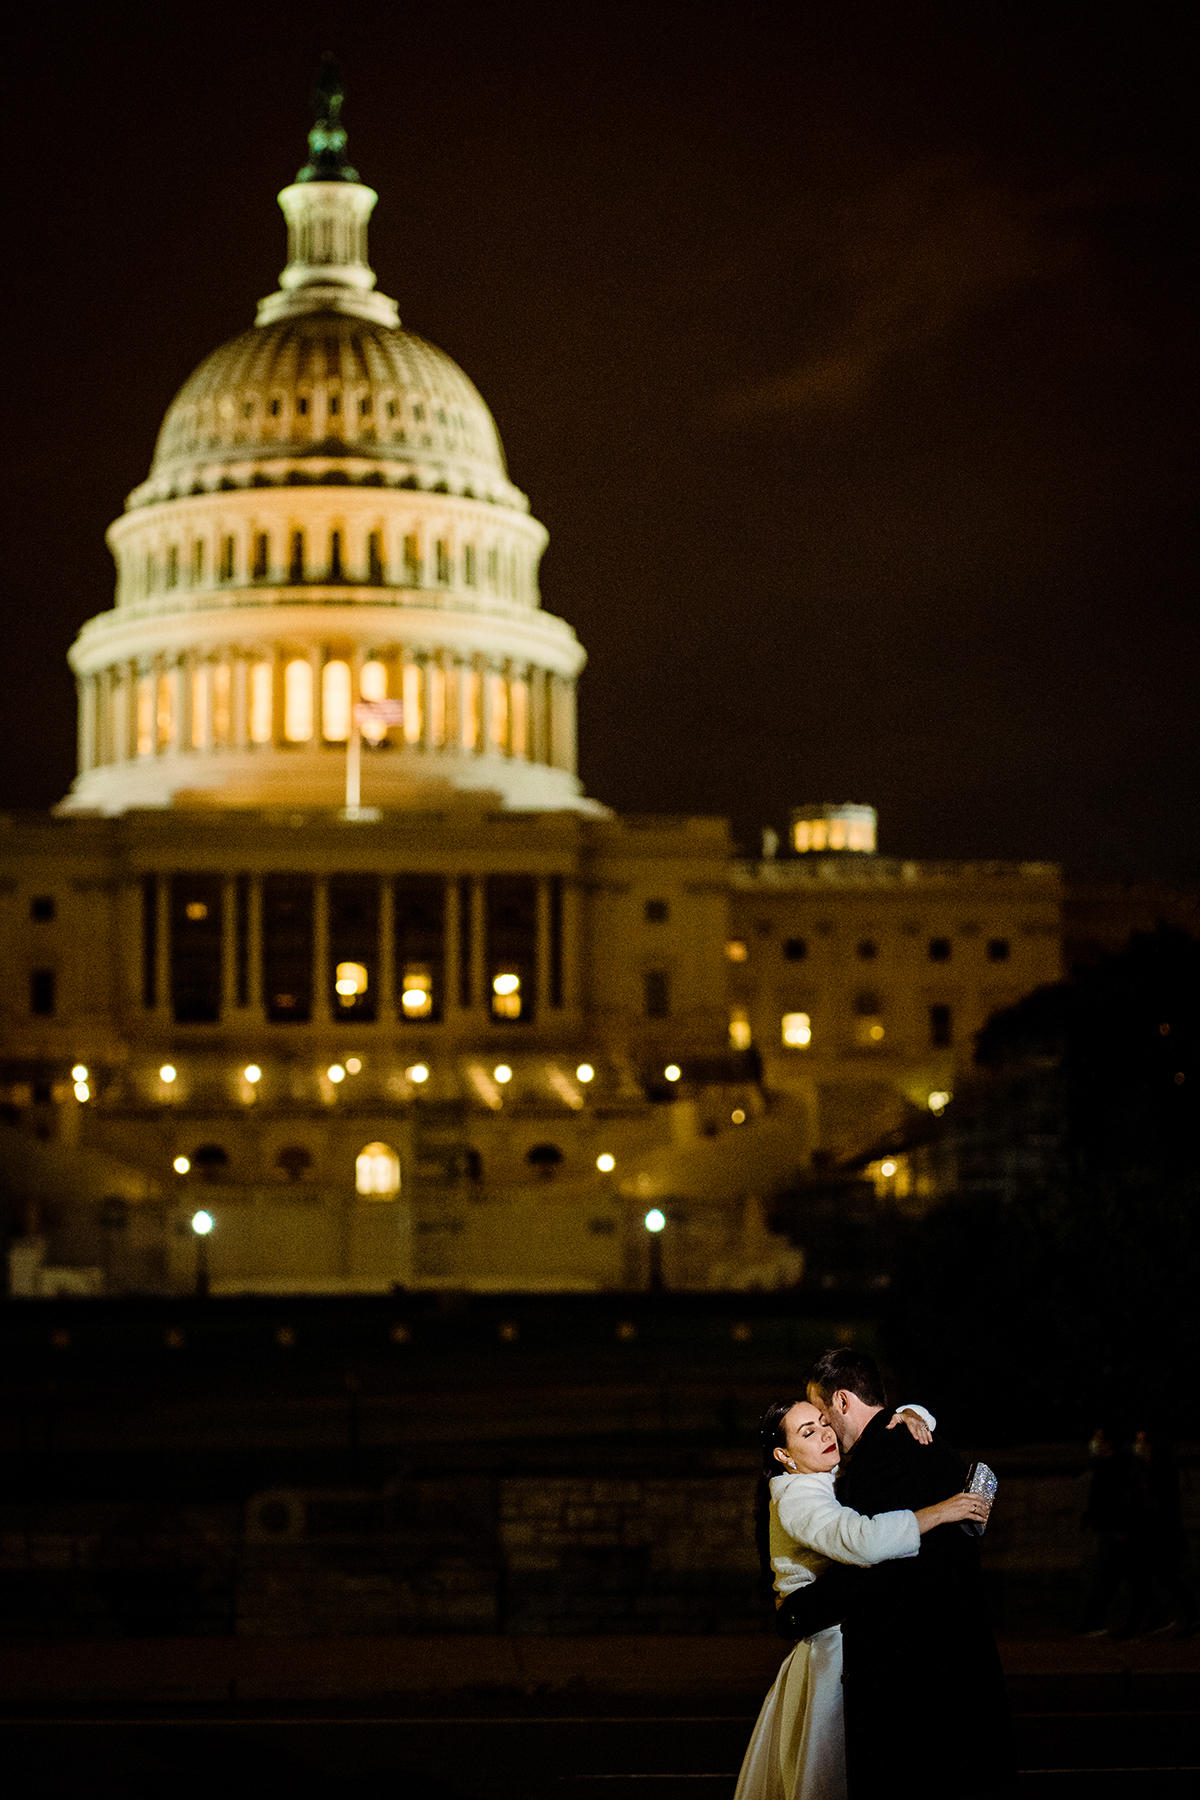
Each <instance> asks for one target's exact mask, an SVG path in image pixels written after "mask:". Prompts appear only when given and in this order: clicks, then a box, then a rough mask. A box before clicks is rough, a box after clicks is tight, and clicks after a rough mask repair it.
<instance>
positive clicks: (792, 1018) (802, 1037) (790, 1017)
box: [780, 1012, 812, 1050]
mask: <svg viewBox="0 0 1200 1800" xmlns="http://www.w3.org/2000/svg"><path fill="white" fill-rule="evenodd" d="M780 1036H781V1037H782V1039H783V1041H784V1043H785V1044H786V1045H787V1047H788V1049H789V1050H807V1048H808V1046H809V1045H810V1044H811V1043H812V1020H811V1019H810V1018H809V1015H808V1014H807V1013H802V1012H794V1013H784V1015H783V1018H782V1019H781V1020H780Z"/></svg>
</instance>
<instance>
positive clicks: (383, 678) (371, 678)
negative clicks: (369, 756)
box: [358, 658, 388, 744]
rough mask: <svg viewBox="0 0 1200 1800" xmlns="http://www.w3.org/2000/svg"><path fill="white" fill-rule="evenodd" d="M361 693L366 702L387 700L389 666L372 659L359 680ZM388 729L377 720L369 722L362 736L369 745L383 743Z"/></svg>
mask: <svg viewBox="0 0 1200 1800" xmlns="http://www.w3.org/2000/svg"><path fill="white" fill-rule="evenodd" d="M358 686H359V692H360V693H361V694H362V697H363V699H364V700H386V699H387V697H388V672H387V664H386V663H383V662H380V661H378V659H377V658H372V660H371V661H370V662H365V663H364V664H363V666H362V672H361V674H360V675H359V678H358ZM387 732H388V728H387V726H386V725H381V724H379V723H378V722H377V721H375V720H370V721H368V722H367V723H366V724H365V725H364V726H363V728H362V734H363V736H364V737H365V738H366V740H367V742H368V744H379V743H382V741H383V739H384V738H385V737H386V736H387Z"/></svg>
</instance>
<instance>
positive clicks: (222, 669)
mask: <svg viewBox="0 0 1200 1800" xmlns="http://www.w3.org/2000/svg"><path fill="white" fill-rule="evenodd" d="M232 688H233V674H232V671H231V669H230V667H229V664H228V663H218V664H217V666H216V668H215V669H214V670H213V672H212V733H213V742H214V743H215V744H227V743H228V742H229V739H230V736H231V732H232V725H233V709H232V706H231V705H230V697H231V693H232Z"/></svg>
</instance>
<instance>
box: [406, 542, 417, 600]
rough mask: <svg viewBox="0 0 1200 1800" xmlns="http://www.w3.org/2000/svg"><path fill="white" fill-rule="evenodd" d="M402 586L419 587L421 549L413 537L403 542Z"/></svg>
mask: <svg viewBox="0 0 1200 1800" xmlns="http://www.w3.org/2000/svg"><path fill="white" fill-rule="evenodd" d="M404 585H405V587H414V588H419V587H420V585H421V549H420V545H419V544H418V542H417V539H416V538H415V537H406V538H405V540H404Z"/></svg>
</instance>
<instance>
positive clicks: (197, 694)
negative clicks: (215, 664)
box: [192, 667, 208, 750]
mask: <svg viewBox="0 0 1200 1800" xmlns="http://www.w3.org/2000/svg"><path fill="white" fill-rule="evenodd" d="M207 742H208V669H207V668H206V667H201V668H199V669H193V670H192V749H193V750H203V748H204V746H205V744H206V743H207Z"/></svg>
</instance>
